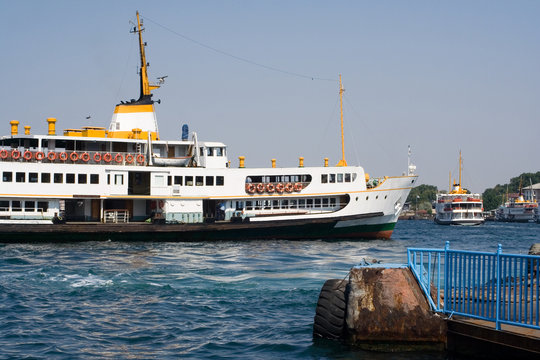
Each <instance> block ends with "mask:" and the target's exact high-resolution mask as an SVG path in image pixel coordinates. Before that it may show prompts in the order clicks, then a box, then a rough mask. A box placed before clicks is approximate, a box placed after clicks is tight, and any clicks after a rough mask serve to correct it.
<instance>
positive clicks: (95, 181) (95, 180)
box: [90, 174, 99, 184]
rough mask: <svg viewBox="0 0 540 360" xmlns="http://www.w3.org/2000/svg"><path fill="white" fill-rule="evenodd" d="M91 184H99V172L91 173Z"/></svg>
mask: <svg viewBox="0 0 540 360" xmlns="http://www.w3.org/2000/svg"><path fill="white" fill-rule="evenodd" d="M90 184H99V174H90Z"/></svg>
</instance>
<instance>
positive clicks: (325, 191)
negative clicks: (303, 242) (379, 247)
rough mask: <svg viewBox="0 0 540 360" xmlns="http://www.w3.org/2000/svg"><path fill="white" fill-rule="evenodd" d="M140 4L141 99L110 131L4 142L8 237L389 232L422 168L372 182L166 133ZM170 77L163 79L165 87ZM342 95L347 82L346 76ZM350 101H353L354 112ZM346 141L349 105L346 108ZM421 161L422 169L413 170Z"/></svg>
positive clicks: (14, 128)
mask: <svg viewBox="0 0 540 360" xmlns="http://www.w3.org/2000/svg"><path fill="white" fill-rule="evenodd" d="M143 30H144V29H143V28H141V21H140V19H139V13H138V12H137V25H136V27H134V29H133V32H134V33H136V34H138V39H139V51H140V60H141V63H140V72H139V75H140V97H139V99H138V100H131V101H128V102H121V103H120V104H118V105H116V107H115V109H114V114H113V116H112V120H111V122H110V125H109V127H108V128H103V127H93V126H85V127H82V128H76V129H66V130H64V131H63V133H62V134H57V132H56V119H55V118H48V119H47V122H48V133H47V134H46V135H34V134H31V133H30V127H28V126H25V127H24V133H22V134H21V133H20V132H19V128H18V126H19V123H18V121H11V135H8V136H3V137H1V138H0V168H1V173H2V178H1V188H2V191H1V192H0V235H1V236H2V238H3V239H11V240H13V239H19V240H21V239H28V238H30V237H31V236H33V235H36V234H39V236H40V237H44V238H45V237H46V238H48V239H51V240H59V239H67V240H69V239H74V238H75V236H76V235H80V236H82V238H88V236H89V235H91V236H92V239H93V238H103V239H137V238H144V239H147V238H148V237H149V236H151V237H153V238H156V239H163V240H182V241H183V240H206V239H268V238H279V239H297V238H301V239H308V238H315V239H321V238H389V237H390V236H391V234H392V231H393V229H394V226H395V224H396V221H397V219H398V216H399V214H400V212H401V210H402V208H403V204H404V203H405V200H406V198H407V195H408V194H409V192H410V190H411V188H412V187H413V186H414V183H415V180H416V179H417V175H415V174H413V172H414V171H410V169H411V167H410V169H409V173H408V174H406V175H402V176H393V177H392V176H384V177H380V178H370V176H369V175H368V174H367V173H366V172H365V171H364V169H363V168H362V167H360V166H348V165H347V163H346V161H345V152H344V144H343V142H342V154H343V157H342V159H341V160H340V161H339V163H338V164H337V165H336V166H329V165H328V159H324V166H320V167H304V163H303V160H304V159H303V158H299V163H298V167H289V168H279V167H276V162H275V160H274V159H273V160H272V167H271V168H246V167H245V163H244V160H245V159H244V157H242V156H241V157H239V166H238V168H233V167H232V166H231V162H230V161H229V159H228V157H227V152H228V151H227V150H228V148H227V146H226V145H225V144H223V143H221V142H211V141H199V140H198V138H197V136H196V134H195V133H192V134H191V136H190V134H189V133H188V129H187V126H184V127H183V131H182V137H181V139H173V140H165V139H162V138H161V136H160V134H159V131H158V124H157V118H156V113H155V109H154V105H155V102H154V100H152V91H153V90H155V89H157V88H159V85H160V84H150V83H149V81H148V74H147V66H148V65H147V62H146V56H145V43H144V42H143V39H142V32H143ZM161 82H162V81H160V83H161ZM339 91H340V98H341V99H342V93H343V91H344V90H343V87H342V85H341V77H340V89H339ZM342 109H343V108H342ZM341 121H342V139H343V110H342V111H341ZM412 169H414V167H413V168H412Z"/></svg>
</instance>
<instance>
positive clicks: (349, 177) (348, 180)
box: [345, 174, 351, 182]
mask: <svg viewBox="0 0 540 360" xmlns="http://www.w3.org/2000/svg"><path fill="white" fill-rule="evenodd" d="M345 182H351V174H345Z"/></svg>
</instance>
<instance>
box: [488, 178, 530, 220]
mask: <svg viewBox="0 0 540 360" xmlns="http://www.w3.org/2000/svg"><path fill="white" fill-rule="evenodd" d="M531 189H532V184H531ZM531 197H532V198H531V199H525V197H524V196H523V193H522V187H521V181H520V184H519V194H518V196H517V197H515V198H510V199H509V198H508V196H507V199H506V202H505V203H504V204H502V205H501V206H499V208H498V209H497V211H496V212H495V220H496V221H506V222H537V221H538V220H539V216H538V202H537V201H536V199H535V198H534V192H533V191H531Z"/></svg>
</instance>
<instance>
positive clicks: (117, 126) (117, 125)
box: [116, 122, 120, 130]
mask: <svg viewBox="0 0 540 360" xmlns="http://www.w3.org/2000/svg"><path fill="white" fill-rule="evenodd" d="M116 130H120V123H119V122H117V123H116Z"/></svg>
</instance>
